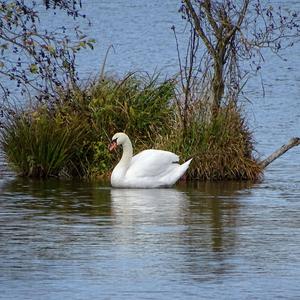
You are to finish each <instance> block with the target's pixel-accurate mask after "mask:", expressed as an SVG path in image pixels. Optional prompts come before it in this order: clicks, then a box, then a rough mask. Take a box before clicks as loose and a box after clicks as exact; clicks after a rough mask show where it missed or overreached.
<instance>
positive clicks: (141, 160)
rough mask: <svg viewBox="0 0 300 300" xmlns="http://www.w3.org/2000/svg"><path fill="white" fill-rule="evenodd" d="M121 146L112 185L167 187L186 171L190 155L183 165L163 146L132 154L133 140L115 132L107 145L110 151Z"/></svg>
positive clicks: (176, 156) (112, 176)
mask: <svg viewBox="0 0 300 300" xmlns="http://www.w3.org/2000/svg"><path fill="white" fill-rule="evenodd" d="M119 145H122V146H123V155H122V158H121V160H120V161H119V163H118V164H117V166H116V167H115V168H114V170H113V172H112V174H111V185H112V186H113V187H121V188H156V187H170V186H172V185H173V184H175V182H176V181H177V180H178V179H179V178H180V177H181V176H182V175H183V174H184V173H185V171H186V170H187V169H188V167H189V164H190V162H191V161H192V159H190V160H188V161H186V162H185V163H183V164H182V165H180V164H179V157H178V155H176V154H174V153H172V152H168V151H163V150H154V149H149V150H144V151H142V152H140V153H139V154H137V155H135V156H132V153H133V150H132V144H131V141H130V139H129V137H128V136H127V135H126V134H125V133H122V132H119V133H116V134H115V135H114V136H113V138H112V142H111V144H110V145H109V150H110V151H112V150H114V149H115V148H117V147H118V146H119Z"/></svg>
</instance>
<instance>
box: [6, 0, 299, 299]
mask: <svg viewBox="0 0 300 300" xmlns="http://www.w3.org/2000/svg"><path fill="white" fill-rule="evenodd" d="M83 2H84V3H85V5H86V6H85V10H86V13H87V14H88V15H89V16H90V18H91V21H92V23H93V26H92V27H86V28H85V29H86V30H87V31H90V34H91V35H92V36H93V37H95V38H96V39H97V41H98V43H97V46H96V49H95V51H94V52H89V53H88V54H82V55H81V58H80V61H79V68H80V70H81V72H82V74H83V75H84V76H86V77H88V76H89V75H90V74H91V73H95V72H99V69H100V66H101V63H102V62H103V59H104V56H105V51H106V49H107V47H108V46H109V45H110V44H113V45H114V48H115V52H111V55H110V57H109V61H108V63H107V70H108V71H110V72H113V73H116V74H123V73H125V72H126V71H129V70H137V69H140V70H146V71H149V72H152V71H153V70H155V69H159V70H160V71H161V72H162V73H163V74H166V75H167V74H173V73H175V72H176V71H177V61H176V56H177V54H176V48H175V42H174V39H173V35H172V31H171V30H170V27H171V26H172V25H173V24H175V25H176V26H178V27H179V28H181V27H180V26H182V23H181V22H182V21H181V18H180V16H179V15H178V13H177V9H178V2H177V1H173V0H167V1H158V0H154V1H144V0H141V1H129V0H124V1H120V0H119V1H118V0H114V1H95V0H94V1H83ZM273 2H274V3H275V2H276V1H273ZM285 3H286V5H287V6H290V7H295V8H297V7H298V8H299V2H298V1H292V0H290V1H286V2H285ZM299 53H300V48H299V45H296V46H295V47H293V48H291V49H288V50H287V52H286V54H285V57H286V58H287V61H283V60H281V59H279V58H277V57H274V56H271V55H269V54H267V56H266V63H265V65H264V68H263V74H262V75H263V80H264V88H265V92H266V96H265V97H262V90H261V81H260V78H259V77H257V78H254V79H252V80H251V81H250V82H249V85H248V87H247V89H248V96H249V98H250V99H251V101H252V103H251V104H250V103H245V108H246V112H247V118H248V120H249V126H250V128H251V130H252V131H253V133H254V138H255V140H256V142H257V143H256V149H257V150H258V153H257V155H258V156H259V157H264V156H266V155H268V154H270V153H271V152H272V151H274V150H275V149H276V148H278V147H279V146H281V145H282V144H283V143H285V142H287V141H288V139H289V138H290V137H292V136H299V135H300V101H299V98H300V97H299V96H300V72H299V70H300V59H299ZM0 179H1V180H0V299H94V298H95V299H299V298H300V149H299V147H298V148H294V149H292V150H290V151H289V152H287V153H286V154H285V155H284V156H282V157H281V158H279V159H278V160H277V161H275V162H274V163H273V164H271V165H270V166H269V167H268V168H267V170H266V172H265V175H264V178H263V180H262V182H260V183H233V182H227V183H224V182H223V183H190V184H188V185H185V184H179V185H177V186H176V187H174V188H172V189H154V190H142V189H140V190H135V189H132V190H129V189H112V188H110V187H109V184H101V185H100V184H99V183H83V182H76V181H58V180H48V181H32V180H28V179H20V178H16V177H15V176H14V175H13V174H11V173H10V172H8V171H2V173H1V178H0Z"/></svg>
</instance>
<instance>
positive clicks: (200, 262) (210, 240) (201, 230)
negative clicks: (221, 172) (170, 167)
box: [110, 189, 238, 280]
mask: <svg viewBox="0 0 300 300" xmlns="http://www.w3.org/2000/svg"><path fill="white" fill-rule="evenodd" d="M195 196H196V195H193V194H190V193H186V192H181V191H179V190H176V189H148V190H145V189H111V212H112V218H113V220H114V226H112V232H111V236H110V237H111V239H112V240H113V243H114V244H115V245H116V248H115V249H114V250H115V251H116V252H115V254H116V255H123V254H124V253H131V255H133V256H135V257H143V258H146V257H147V263H149V264H151V263H152V264H154V265H156V264H160V265H163V267H164V268H166V269H168V270H169V271H170V272H174V271H175V272H188V273H192V274H193V275H195V276H196V277H195V278H198V279H200V280H202V279H203V278H206V276H208V274H211V273H224V272H226V270H228V269H231V266H230V265H228V264H227V263H225V261H226V259H227V257H228V255H229V254H230V253H231V252H232V250H233V249H234V245H235V234H234V230H230V229H229V234H225V233H224V228H227V227H228V225H230V224H232V222H233V223H235V222H234V220H233V219H234V215H235V213H236V212H237V210H238V207H236V206H235V205H234V202H235V201H233V202H232V201H228V199H227V200H224V201H222V200H221V199H212V198H211V197H208V196H207V194H206V193H203V192H201V193H197V196H196V198H195ZM232 218H233V219H232ZM229 228H231V226H230V227H229ZM233 228H234V227H233ZM166 257H168V259H167V260H166ZM211 261H215V262H216V261H218V262H219V263H214V264H211V263H210V262H211ZM201 278H202V279H201Z"/></svg>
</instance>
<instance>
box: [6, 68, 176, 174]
mask: <svg viewBox="0 0 300 300" xmlns="http://www.w3.org/2000/svg"><path fill="white" fill-rule="evenodd" d="M173 95H174V83H173V82H172V81H168V80H167V81H164V82H159V80H158V77H157V76H154V77H151V76H142V75H137V74H129V75H126V76H125V77H124V78H122V79H116V78H100V79H99V80H95V81H93V82H90V83H89V84H88V85H87V86H86V87H83V88H76V89H74V90H73V91H71V94H70V93H68V94H66V93H64V92H61V95H60V98H59V99H57V101H56V102H53V103H51V105H49V103H48V104H47V105H41V104H38V105H36V107H35V108H34V109H32V108H30V109H24V110H23V111H20V112H18V113H17V114H16V116H14V118H10V119H9V120H7V122H6V123H5V125H4V127H3V128H2V131H1V146H2V149H3V151H4V153H5V155H6V157H7V160H8V162H9V163H10V164H11V165H12V167H13V168H14V169H15V170H16V171H17V172H18V173H19V174H20V175H23V176H30V177H49V176H62V175H64V176H71V177H72V176H80V177H88V178H91V177H99V176H105V175H107V174H108V173H109V172H110V171H111V169H112V166H113V165H114V163H115V161H116V157H115V155H114V156H112V155H111V154H110V153H109V151H108V148H107V145H108V143H109V141H110V138H111V136H112V135H113V134H114V133H115V132H117V131H125V132H126V133H127V134H128V135H130V136H131V137H133V139H134V141H135V147H136V149H141V148H144V147H152V146H153V145H154V143H155V140H156V136H157V135H164V134H165V133H166V132H168V130H169V128H170V126H171V123H172V119H173V114H174V112H173V110H172V106H171V105H170V103H171V99H172V97H173Z"/></svg>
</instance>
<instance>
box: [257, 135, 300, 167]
mask: <svg viewBox="0 0 300 300" xmlns="http://www.w3.org/2000/svg"><path fill="white" fill-rule="evenodd" d="M298 145H300V138H298V137H294V138H291V139H290V140H289V142H288V143H287V144H286V145H283V146H281V147H280V148H279V149H278V150H276V151H275V152H273V153H272V154H271V155H270V156H268V157H267V158H266V159H264V160H262V161H261V162H260V166H261V168H262V169H265V168H266V167H267V166H268V165H269V164H270V163H271V162H273V161H274V160H275V159H277V158H278V157H280V156H281V155H282V154H284V153H285V152H287V151H288V150H289V149H291V148H293V147H295V146H298Z"/></svg>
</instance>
